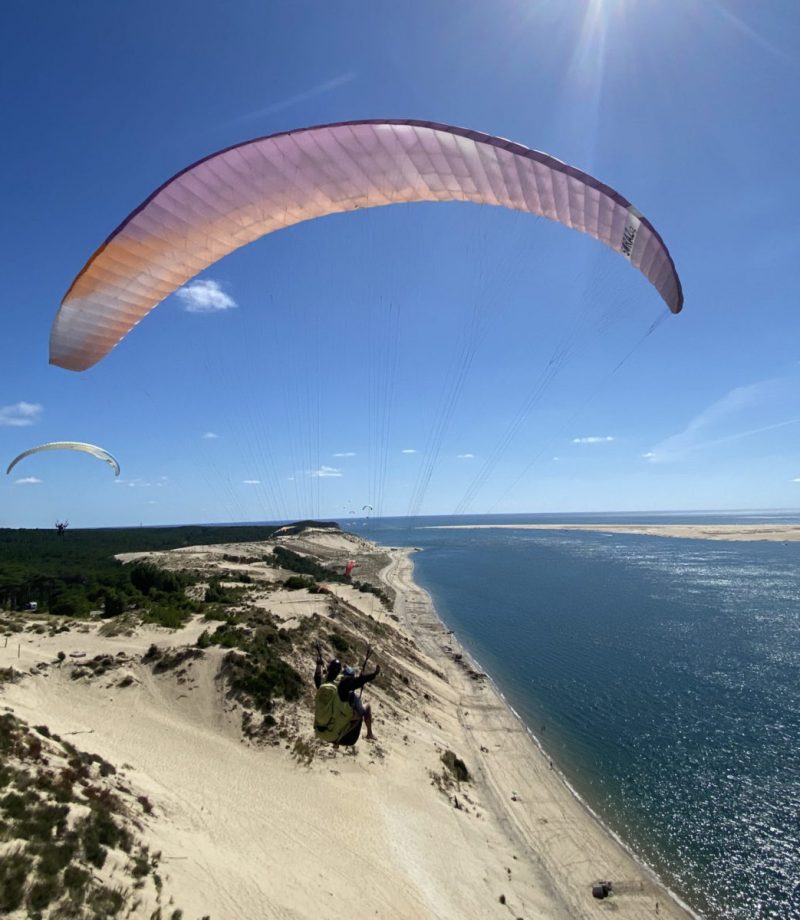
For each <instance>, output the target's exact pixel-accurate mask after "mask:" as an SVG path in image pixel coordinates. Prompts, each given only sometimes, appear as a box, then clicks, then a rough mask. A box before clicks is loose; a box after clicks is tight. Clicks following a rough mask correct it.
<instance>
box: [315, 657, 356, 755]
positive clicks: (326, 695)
mask: <svg viewBox="0 0 800 920" xmlns="http://www.w3.org/2000/svg"><path fill="white" fill-rule="evenodd" d="M341 680H342V675H341V674H340V675H339V676H338V677H336V678H335V679H334V680H332V681H329V682H328V683H325V684H322V685H321V686H320V688H319V690H317V696H316V699H315V700H314V734H315V735H316V736H317V738H319V739H320V740H321V741H332V742H333V743H334V744H335V743H337V742H338V741H339V740H340V739H341V738H342V737H343V736H344V735H345V734H347V729H348V728H349V727H350V724H351V723H352V721H353V719H355V718H356V714H355V711H354V709H353V707H352V706H351V705H350V704H349V703H343V702H342V701H341V700H340V699H339V683H340V682H341Z"/></svg>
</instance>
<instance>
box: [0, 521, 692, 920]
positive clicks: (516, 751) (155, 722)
mask: <svg viewBox="0 0 800 920" xmlns="http://www.w3.org/2000/svg"><path fill="white" fill-rule="evenodd" d="M281 542H282V543H283V545H285V546H291V547H292V548H293V549H295V550H296V551H298V552H302V553H308V554H309V555H313V556H314V557H315V558H317V559H319V560H321V561H323V562H325V563H327V564H340V563H341V561H342V560H343V559H347V558H348V557H350V558H354V559H356V562H357V566H356V571H357V572H360V573H362V575H364V576H366V575H369V576H370V577H374V578H375V579H378V578H380V579H381V582H382V583H383V584H384V585H385V586H386V587H387V589H388V591H387V593H388V594H390V596H391V597H392V599H393V606H392V609H388V608H387V607H386V606H385V605H384V604H382V603H381V601H380V600H378V599H377V598H376V597H375V596H374V595H371V594H364V593H361V592H359V591H356V590H355V589H354V588H353V587H350V586H349V585H345V584H336V585H334V584H331V585H328V586H327V593H325V594H312V593H309V592H307V591H304V590H302V591H287V590H283V589H281V588H279V587H276V584H277V582H278V581H279V577H280V576H281V575H282V574H286V573H281V572H279V571H277V570H276V569H275V568H274V566H273V564H272V562H271V556H270V553H271V547H270V546H269V545H268V544H249V545H231V544H228V545H225V546H213V547H189V548H186V549H181V550H175V551H172V552H165V553H160V554H158V555H157V556H156V555H150V556H149V557H148V558H149V559H150V561H153V562H156V563H157V564H159V565H162V566H165V567H168V568H181V567H184V566H185V567H192V568H193V569H195V570H197V569H201V570H202V571H204V572H205V573H207V574H208V575H209V576H210V575H212V574H216V575H222V576H223V577H224V578H225V579H226V581H228V582H230V583H235V581H236V579H237V577H238V578H242V576H243V575H247V576H248V578H249V579H250V581H249V582H248V583H247V584H248V585H249V586H251V591H252V594H251V596H249V601H248V603H249V604H250V609H251V610H256V611H258V610H262V611H269V612H270V614H271V615H273V616H274V617H276V618H278V620H280V621H281V622H282V623H283V624H284V628H285V629H287V630H291V629H294V628H299V627H300V626H302V624H304V623H305V624H306V625H308V624H309V623H313V624H318V625H316V626H315V629H316V632H315V633H314V635H315V636H317V637H318V638H319V639H320V640H321V641H322V642H323V644H326V643H327V641H328V637H329V635H330V634H331V632H333V631H336V632H337V633H338V634H339V635H340V636H342V637H345V638H346V639H347V641H348V642H349V643H350V649H351V651H350V653H349V660H351V661H352V663H353V664H355V665H356V666H359V665H360V659H361V658H362V657H363V654H364V646H365V644H366V643H367V642H369V643H371V644H372V645H373V646H374V650H375V651H374V655H375V660H376V661H377V662H379V663H380V664H381V667H382V673H381V675H380V677H379V678H378V680H377V681H376V682H375V683H374V684H371V685H369V686H367V688H366V689H365V691H364V699H365V701H367V700H368V701H369V702H370V703H371V705H372V707H373V711H374V714H375V733H376V735H377V738H378V740H377V741H376V742H375V743H373V744H370V743H367V742H366V741H365V740H363V735H362V740H361V741H360V742H359V743H358V745H357V746H356V747H355V748H353V749H349V750H345V749H340V750H334V749H333V748H332V747H330V746H326V745H324V744H322V743H320V742H316V741H315V740H314V739H313V733H312V715H311V700H313V685H312V683H311V677H312V675H313V670H314V657H313V642H312V641H311V638H309V639H304V640H303V641H302V642H299V643H298V644H297V646H296V647H295V650H294V652H293V655H294V657H293V659H292V664H293V665H294V666H295V667H296V668H297V669H298V671H299V672H300V673H301V674H302V675H303V676H304V678H305V679H306V680H307V683H308V685H309V690H308V692H307V693H306V694H305V695H304V697H303V699H302V700H301V701H300V702H299V703H296V704H289V703H284V704H283V705H282V706H281V707H280V708H279V709H278V710H277V711H276V717H277V725H276V727H275V729H274V731H272V732H271V733H266V734H262V735H258V736H253V735H248V734H247V733H246V732H243V726H244V725H245V724H248V720H249V719H250V718H251V717H252V715H253V714H252V713H248V712H247V710H246V707H243V706H242V704H241V702H240V701H238V700H237V699H236V698H235V697H233V696H232V695H231V693H230V690H229V687H228V686H227V685H226V683H225V680H224V677H223V674H222V672H221V670H220V669H221V664H222V661H223V659H224V657H225V655H226V654H227V651H226V650H225V649H223V648H220V647H214V646H212V647H210V648H204V649H203V650H202V652H198V653H197V657H195V658H192V659H191V660H189V661H188V662H187V663H186V665H185V666H184V667H182V668H180V669H179V670H177V671H176V670H172V671H166V672H165V673H157V672H156V671H155V670H154V669H153V668H152V667H151V666H150V665H149V664H148V663H147V660H146V658H147V656H146V652H147V650H148V649H149V648H150V646H151V645H153V644H156V645H157V646H158V647H159V649H162V650H164V649H180V648H182V647H184V646H190V645H191V646H194V645H195V644H196V643H197V641H198V638H199V637H200V636H201V634H202V633H203V632H204V631H207V630H209V629H213V628H214V627H215V625H216V624H213V623H209V622H208V621H204V620H202V619H201V618H199V617H196V618H195V619H194V620H192V622H190V623H189V624H188V625H186V626H185V627H184V628H182V629H179V630H167V629H164V628H162V627H156V626H152V625H141V624H140V625H137V626H136V627H135V628H132V629H131V630H128V631H127V632H120V633H118V634H116V635H108V634H104V632H105V633H107V632H108V631H107V630H104V629H103V626H102V625H101V624H98V623H96V622H88V623H86V624H85V625H75V626H73V627H72V628H71V629H70V631H69V632H63V633H58V634H55V635H46V634H43V633H36V632H31V631H26V632H23V633H16V634H14V635H12V636H11V637H10V638H9V640H8V642H7V644H6V646H5V647H0V666H2V667H9V666H13V667H14V668H15V669H17V670H19V671H21V672H22V673H23V677H22V679H20V680H18V681H17V682H12V683H5V684H3V685H2V688H0V706H3V707H7V710H8V711H11V712H13V714H14V715H15V716H17V717H19V718H20V719H24V720H25V721H27V722H28V723H29V724H30V725H40V724H44V725H46V726H47V727H48V728H49V729H50V730H51V731H52V732H57V733H59V734H60V735H62V736H69V737H70V740H71V741H72V743H73V744H76V745H78V746H80V747H81V748H82V749H84V750H86V751H89V752H93V753H97V754H98V755H100V756H102V757H103V758H105V759H107V760H108V761H110V762H111V763H113V764H115V765H116V767H117V769H118V771H119V774H118V775H119V777H120V778H121V781H124V783H125V784H127V787H129V789H130V790H131V793H132V794H133V795H137V796H139V795H141V796H146V797H147V799H148V800H149V801H150V802H152V804H153V810H152V813H151V814H148V815H147V816H146V817H145V818H143V819H142V822H141V823H142V833H143V834H144V836H145V839H146V841H147V843H148V845H149V846H150V848H151V850H152V851H154V852H160V853H161V854H162V857H161V859H162V862H161V870H160V871H161V876H162V880H163V888H162V890H161V895H160V897H161V900H160V901H159V905H160V906H162V908H164V909H166V906H167V905H169V911H171V910H173V909H174V910H178V909H179V910H181V911H183V914H182V916H183V918H184V920H201V918H212V920H235V918H247V920H251V918H255V917H259V918H261V917H265V918H267V917H268V918H273V917H274V918H282V920H286V918H311V917H316V916H320V915H323V916H326V917H330V918H339V917H341V918H345V917H347V918H354V917H355V918H362V917H363V918H367V917H385V918H393V920H394V918H408V920H412V918H413V920H419V918H442V920H445V918H491V917H497V918H503V920H505V918H509V917H511V918H518V917H523V918H525V920H532V918H547V920H553V918H556V920H558V918H563V920H567V918H589V917H596V916H597V915H598V914H601V913H604V912H611V913H613V914H614V915H616V916H618V917H620V918H630V920H641V918H647V917H654V918H655V917H658V918H664V917H668V918H685V917H689V916H692V914H691V913H690V912H689V911H688V910H685V909H684V908H683V907H682V906H681V905H680V904H679V903H678V902H677V901H676V900H675V899H674V898H672V897H671V896H670V894H669V893H668V892H667V891H666V890H665V889H664V888H663V887H662V886H661V885H660V884H659V882H658V880H657V879H656V877H655V876H654V875H653V874H652V873H651V872H650V871H649V870H648V869H647V868H646V867H644V866H642V865H641V864H640V863H638V862H637V861H636V860H635V859H634V858H633V857H632V855H631V854H630V853H629V852H628V851H627V850H626V849H625V848H624V847H623V846H622V845H621V844H620V843H619V842H618V841H617V840H616V839H615V838H614V837H613V836H612V835H611V834H610V833H609V832H608V831H607V830H605V829H604V828H603V827H602V826H601V824H600V823H599V822H598V821H597V820H596V819H595V818H594V817H593V816H592V814H591V813H590V812H589V811H588V810H587V809H586V808H585V807H584V806H583V804H582V803H581V802H580V801H579V800H578V799H577V798H576V797H575V795H573V793H572V792H571V790H570V789H569V787H568V786H567V785H566V783H565V781H564V779H563V777H562V775H561V773H560V772H559V770H558V765H556V764H552V763H551V761H550V760H549V758H548V757H547V756H545V754H544V752H543V751H542V749H541V748H540V747H539V746H538V745H537V743H536V742H535V740H534V739H533V738H532V737H531V735H530V734H529V733H528V732H527V731H526V729H525V727H524V726H523V725H522V723H521V722H520V720H519V719H518V718H517V717H516V716H515V715H514V713H513V712H512V711H511V710H510V708H509V707H508V706H507V704H506V703H505V701H504V700H503V698H502V696H501V695H500V694H499V693H498V692H497V690H496V689H495V688H494V686H493V685H492V683H491V681H490V680H488V679H487V677H486V675H483V674H481V673H480V672H479V670H478V668H477V666H476V664H475V663H474V662H471V661H470V659H469V657H468V656H467V655H466V653H465V652H464V650H463V648H462V647H461V646H460V645H459V643H458V641H457V639H456V637H455V636H453V635H452V633H450V632H449V631H448V630H447V629H446V628H445V627H444V625H443V624H442V623H441V621H440V620H439V619H438V617H437V615H436V612H435V610H434V608H433V605H432V603H431V600H430V597H429V596H428V595H427V594H426V593H425V592H424V591H423V590H422V589H421V588H420V587H419V586H418V585H416V584H415V583H414V580H413V557H412V554H411V551H408V550H385V549H380V548H377V547H374V546H372V545H371V544H368V543H366V542H365V541H363V540H361V539H360V538H358V537H355V536H352V535H345V534H331V533H320V532H308V533H307V534H304V535H301V536H300V537H293V538H286V539H283V540H282V541H281ZM128 561H130V560H128ZM314 617H317V618H318V620H313V619H311V620H309V618H314ZM309 635H310V636H311V634H309ZM0 645H2V643H0ZM329 651H330V646H328V645H327V644H326V653H329ZM59 652H64V653H65V657H64V659H63V660H62V661H61V662H58V663H56V660H57V659H56V656H57V654H58V653H59ZM97 655H112V656H115V658H118V659H119V660H120V661H121V662H122V664H121V666H120V667H118V668H116V669H114V670H112V671H107V672H105V673H104V674H103V675H102V676H101V677H100V678H94V679H93V678H92V677H91V675H89V676H85V675H83V673H82V672H79V674H78V675H76V674H75V669H76V668H77V667H79V666H80V665H81V663H82V662H84V661H87V660H89V659H92V658H93V656H97ZM342 657H343V658H345V657H347V656H344V655H343V656H342ZM448 752H450V753H451V755H455V757H456V758H458V759H459V760H460V761H463V764H464V765H465V767H466V769H467V770H468V772H469V780H468V781H459V779H458V778H457V777H456V776H454V774H453V772H452V771H451V770H449V769H448V767H447V765H446V764H445V763H444V762H443V755H445V754H447V753H448ZM451 762H452V757H451ZM603 880H611V881H612V882H613V894H612V896H610V897H609V898H607V899H605V900H597V899H595V898H593V897H592V886H593V885H595V884H597V883H598V882H600V881H603ZM110 881H111V882H114V881H116V883H118V884H119V885H122V886H124V885H126V884H128V881H129V880H127V879H126V878H125V877H124V875H123V874H122V871H121V870H120V872H119V874H118V875H117V876H116V878H115V876H114V870H113V868H112V870H111V874H110ZM152 907H153V905H152V904H150V903H148V904H144V903H143V904H142V905H140V907H139V908H137V910H135V911H134V912H133V913H130V914H128V916H134V917H139V916H141V917H149V916H150V915H151V910H152ZM169 911H167V912H166V913H165V916H171V914H170V912H169ZM20 916H22V915H20Z"/></svg>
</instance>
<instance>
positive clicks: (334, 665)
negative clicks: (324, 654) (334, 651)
mask: <svg viewBox="0 0 800 920" xmlns="http://www.w3.org/2000/svg"><path fill="white" fill-rule="evenodd" d="M341 670H342V663H341V661H339V659H338V658H331V660H330V661H329V662H328V680H333V678H334V677H337V676H338V674H339V671H341Z"/></svg>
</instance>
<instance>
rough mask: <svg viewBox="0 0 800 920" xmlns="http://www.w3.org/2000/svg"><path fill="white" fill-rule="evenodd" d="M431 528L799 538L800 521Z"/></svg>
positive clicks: (443, 527)
mask: <svg viewBox="0 0 800 920" xmlns="http://www.w3.org/2000/svg"><path fill="white" fill-rule="evenodd" d="M429 529H431V530H582V531H597V532H598V533H628V534H641V535H642V536H647V537H680V538H682V539H684V540H750V541H757V540H769V541H772V542H774V541H778V542H782V543H790V542H795V541H798V540H800V524H442V525H438V526H434V527H431V528H429Z"/></svg>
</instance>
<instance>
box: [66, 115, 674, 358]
mask: <svg viewBox="0 0 800 920" xmlns="http://www.w3.org/2000/svg"><path fill="white" fill-rule="evenodd" d="M414 201H471V202H474V203H476V204H491V205H500V206H502V207H506V208H511V209H514V210H517V211H526V212H528V213H530V214H535V215H539V216H542V217H547V218H549V219H551V220H554V221H557V222H559V223H562V224H564V225H566V226H568V227H572V228H573V229H575V230H579V231H581V232H582V233H587V234H589V235H590V236H593V237H594V238H595V239H598V240H600V241H601V242H602V243H604V244H605V245H606V246H609V247H610V248H611V249H613V250H614V251H616V252H618V253H620V254H621V255H622V256H623V257H624V258H625V259H627V260H628V261H629V262H630V263H631V264H632V265H633V266H634V267H635V268H637V269H638V270H639V271H640V272H641V273H642V274H643V275H644V276H645V277H646V278H647V279H648V280H649V281H650V283H651V284H652V285H653V286H654V287H655V288H656V290H657V291H658V292H659V294H660V295H661V297H662V298H663V299H664V301H665V303H666V304H667V306H668V307H669V309H670V310H671V311H672V312H673V313H678V312H679V311H680V310H681V307H682V306H683V293H682V290H681V283H680V280H679V278H678V275H677V273H676V271H675V266H674V264H673V261H672V258H671V256H670V254H669V252H668V250H667V248H666V246H665V245H664V242H663V240H662V239H661V237H660V236H659V234H658V232H657V231H656V230H655V228H654V227H653V225H652V224H651V223H650V222H649V221H648V220H647V218H645V217H644V216H642V214H641V213H640V212H639V211H638V210H637V209H636V208H635V207H634V206H633V205H632V204H631V203H630V202H629V201H628V200H627V199H625V198H623V197H622V195H620V194H619V192H616V191H615V190H614V189H612V188H610V187H609V186H607V185H605V184H604V183H603V182H601V181H600V180H599V179H596V178H594V177H593V176H590V175H588V174H587V173H585V172H582V171H581V170H579V169H576V168H575V167H574V166H568V165H567V164H566V163H562V162H561V161H560V160H557V159H556V158H555V157H552V156H550V155H549V154H546V153H542V152H541V151H538V150H531V149H529V148H528V147H523V146H522V145H521V144H515V143H512V142H511V141H508V140H505V139H504V138H500V137H492V136H490V135H488V134H482V133H480V132H478V131H470V130H467V129H465V128H456V127H452V126H450V125H443V124H437V123H435V122H426V121H412V120H386V121H382V120H369V121H353V122H342V123H340V124H333V125H320V126H317V127H311V128H303V129H300V130H296V131H288V132H284V133H281V134H273V135H271V136H269V137H262V138H258V139H256V140H252V141H247V142H245V143H242V144H237V145H236V146H233V147H229V148H227V149H225V150H222V151H220V152H218V153H215V154H212V155H211V156H208V157H206V158H205V159H203V160H200V161H198V162H197V163H195V164H193V165H192V166H189V167H187V168H186V169H184V170H182V171H181V172H179V173H178V174H177V175H175V176H174V177H173V178H172V179H169V180H168V181H167V182H165V183H164V185H162V186H161V187H160V188H158V189H157V190H156V191H155V192H153V193H152V194H151V195H150V196H149V198H147V199H146V200H145V201H144V202H142V204H141V205H140V206H139V207H138V208H136V210H135V211H133V213H131V214H130V215H129V216H128V217H126V218H125V220H124V221H123V222H122V223H121V224H120V225H119V227H118V228H117V229H116V230H115V231H114V232H113V233H112V234H111V235H110V236H109V237H108V239H107V240H106V241H105V243H103V244H102V246H100V248H99V249H98V250H97V251H96V252H95V254H94V255H93V256H92V257H91V258H90V259H89V261H88V262H87V263H86V265H85V266H84V268H83V269H82V270H81V272H80V273H79V274H78V276H77V277H76V278H75V280H74V281H73V283H72V286H71V287H70V289H69V291H67V294H66V295H65V297H64V299H63V301H62V303H61V307H60V309H59V311H58V314H57V316H56V318H55V321H54V323H53V328H52V331H51V335H50V363H51V364H56V365H58V366H59V367H64V368H68V369H69V370H75V371H80V370H85V369H86V368H88V367H91V366H92V365H94V364H96V363H97V362H98V361H99V360H100V359H101V358H103V357H105V355H107V354H108V353H109V352H110V351H111V349H112V348H114V347H115V346H116V345H117V344H118V343H119V342H120V341H121V340H122V339H123V338H124V337H125V336H126V335H127V334H128V332H130V330H131V329H133V327H134V326H135V325H137V323H139V322H140V320H141V319H142V318H143V317H144V316H146V315H147V314H148V313H149V312H150V311H151V310H152V309H153V308H154V307H155V306H156V305H157V304H159V303H160V302H161V301H162V300H164V298H165V297H167V296H169V295H170V294H171V293H173V292H174V291H175V290H177V289H178V288H179V287H180V286H181V285H183V284H184V283H185V282H187V281H189V280H190V279H191V278H193V277H194V276H195V275H197V274H198V273H199V272H201V271H202V270H203V269H205V268H207V267H208V266H209V265H211V264H213V263H214V262H216V261H217V260H218V259H221V258H222V257H223V256H225V255H227V254H228V253H230V252H233V251H234V250H235V249H238V248H239V247H241V246H244V245H246V244H247V243H250V242H252V241H253V240H256V239H259V238H260V237H262V236H264V235H265V234H268V233H272V232H274V231H275V230H280V229H282V228H283V227H289V226H292V225H293V224H297V223H300V222H302V221H305V220H311V219H313V218H316V217H322V216H325V215H328V214H335V213H340V212H343V211H354V210H357V209H360V208H372V207H377V206H381V205H388V204H396V203H402V202H414Z"/></svg>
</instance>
